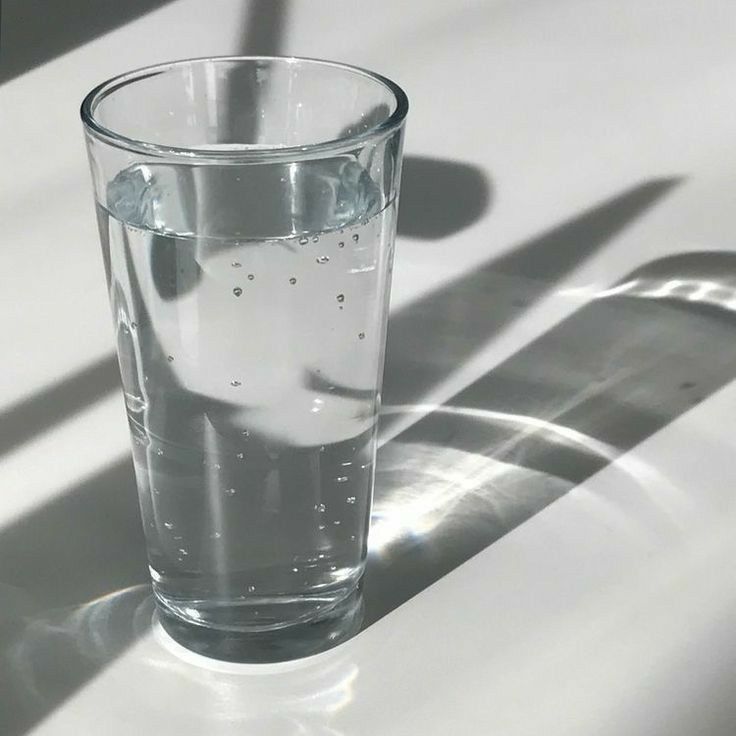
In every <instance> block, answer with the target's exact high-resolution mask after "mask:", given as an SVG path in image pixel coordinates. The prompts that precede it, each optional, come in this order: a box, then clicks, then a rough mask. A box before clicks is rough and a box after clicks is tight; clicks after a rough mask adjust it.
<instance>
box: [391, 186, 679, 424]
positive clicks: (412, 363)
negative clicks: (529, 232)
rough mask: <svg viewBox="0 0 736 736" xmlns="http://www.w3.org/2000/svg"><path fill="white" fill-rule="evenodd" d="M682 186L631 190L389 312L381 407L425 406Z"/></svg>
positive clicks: (645, 187)
mask: <svg viewBox="0 0 736 736" xmlns="http://www.w3.org/2000/svg"><path fill="white" fill-rule="evenodd" d="M677 183H678V180H677V179H661V180H655V181H651V182H647V183H645V184H641V185H638V186H635V187H632V188H630V189H628V190H626V191H624V192H622V193H621V194H619V195H617V196H615V197H613V198H611V199H608V200H606V201H605V202H602V203H600V204H598V205H596V206H595V207H593V208H591V209H589V210H588V211H586V212H584V213H583V214H581V215H578V216H577V217H574V218H572V219H571V220H568V221H567V222H564V223H562V224H561V225H558V226H557V227H555V228H553V229H552V230H550V231H548V232H546V233H544V234H542V235H541V236H539V237H537V238H534V239H533V240H530V241H528V242H526V243H523V244H522V245H520V246H517V247H516V248H514V249H513V250H512V251H511V252H510V253H508V254H507V255H504V256H502V257H501V258H498V259H492V260H490V261H488V262H487V263H486V264H485V265H483V266H480V267H479V268H478V269H476V270H474V271H473V272H472V273H470V274H468V275H464V276H461V277H460V278H458V279H455V280H454V281H452V282H450V283H449V284H447V285H445V286H443V287H441V288H440V289H439V290H438V291H435V292H432V293H431V294H429V295H428V296H427V297H425V298H422V299H420V300H419V301H417V302H414V303H413V304H410V305H409V306H407V307H406V308H404V309H403V310H402V311H401V312H399V313H398V314H396V315H392V317H391V320H390V322H389V329H388V342H387V347H386V368H385V372H384V383H383V401H384V403H386V404H409V403H413V402H417V401H420V400H421V399H422V398H423V397H424V396H425V395H426V393H427V392H428V391H429V390H430V389H431V388H432V387H433V386H436V385H437V384H439V383H440V382H441V381H442V380H443V379H445V378H446V377H447V376H448V375H449V374H450V373H451V372H452V371H453V370H455V369H456V368H457V367H458V366H459V365H462V363H463V362H464V361H466V360H467V359H468V358H470V357H471V356H472V355H473V354H474V353H476V352H477V351H478V350H479V349H480V348H481V347H483V345H485V344H486V343H487V342H488V341H489V340H490V339H491V338H492V337H493V336H494V335H495V334H497V333H498V332H500V331H501V329H503V328H504V327H505V326H506V325H508V324H509V323H511V322H512V321H513V320H514V319H516V318H517V317H518V316H519V315H520V314H522V313H523V312H524V310H525V309H527V308H528V307H529V306H530V305H532V304H533V303H534V302H536V301H537V300H538V299H540V298H541V297H543V296H544V295H545V294H546V293H547V291H548V290H549V289H550V288H551V287H552V286H554V284H555V283H556V282H557V281H558V280H559V279H561V278H562V277H563V276H564V275H565V274H567V273H569V272H570V271H571V270H572V269H574V268H576V267H577V266H579V265H580V264H581V263H582V262H583V261H584V260H585V259H586V258H589V257H590V256H592V255H593V254H594V253H595V252H596V251H597V250H598V249H599V248H601V247H602V246H603V245H604V244H605V243H606V242H608V241H609V240H611V239H612V238H613V237H615V236H616V235H617V234H618V233H619V232H620V231H621V230H622V229H623V228H625V227H626V226H627V225H629V224H630V223H632V222H633V221H634V220H636V218H637V217H639V216H641V215H642V214H643V213H645V212H646V211H647V210H648V209H649V208H650V207H652V206H653V205H654V204H655V203H656V202H657V201H659V199H661V198H662V197H663V196H664V195H666V194H667V192H669V191H670V190H671V189H672V187H673V186H675V185H676V184H677ZM401 206H402V207H403V206H404V202H403V200H402V203H401ZM391 422H392V418H391V417H388V418H387V422H386V423H387V424H389V425H390V424H391Z"/></svg>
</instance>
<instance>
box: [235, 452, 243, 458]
mask: <svg viewBox="0 0 736 736" xmlns="http://www.w3.org/2000/svg"><path fill="white" fill-rule="evenodd" d="M235 457H236V458H238V460H242V459H243V458H244V457H245V453H244V452H236V453H235Z"/></svg>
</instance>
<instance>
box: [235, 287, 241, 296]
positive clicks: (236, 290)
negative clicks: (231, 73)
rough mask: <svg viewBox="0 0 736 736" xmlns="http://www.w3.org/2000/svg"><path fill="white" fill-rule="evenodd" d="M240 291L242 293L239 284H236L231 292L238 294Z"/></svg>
mask: <svg viewBox="0 0 736 736" xmlns="http://www.w3.org/2000/svg"><path fill="white" fill-rule="evenodd" d="M242 293H243V290H242V289H241V288H240V287H239V286H236V287H235V288H234V289H233V294H235V296H240V295H241V294H242Z"/></svg>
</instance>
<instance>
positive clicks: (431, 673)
mask: <svg viewBox="0 0 736 736" xmlns="http://www.w3.org/2000/svg"><path fill="white" fill-rule="evenodd" d="M316 7H317V6H316V4H315V3H307V2H304V1H302V2H292V3H291V7H290V12H289V17H288V32H287V36H286V41H285V44H284V48H283V49H282V50H283V51H284V52H287V53H294V54H299V55H307V56H320V57H331V58H336V59H340V60H344V61H349V62H352V63H356V64H360V65H363V66H366V67H369V68H373V69H375V70H377V71H380V72H383V73H385V74H387V75H389V76H391V77H392V78H394V79H396V81H398V82H399V83H400V84H401V85H402V86H403V87H404V88H405V89H406V90H407V92H408V94H409V96H410V100H411V105H412V108H411V112H410V117H409V126H408V138H407V151H406V152H407V154H414V155H424V156H432V157H436V158H447V159H453V160H458V161H463V162H471V163H474V164H476V165H478V166H480V167H481V168H482V169H484V171H485V172H486V173H487V174H488V176H489V177H490V178H491V179H492V182H493V188H494V201H493V204H492V206H491V208H490V209H489V210H488V211H487V212H486V214H485V216H484V217H483V218H482V219H481V220H480V221H478V222H477V223H475V224H473V225H472V226H470V227H468V228H467V229H465V230H463V231H461V232H459V233H457V234H455V235H453V236H451V237H448V238H446V239H444V240H439V241H421V240H411V239H406V238H404V239H401V240H400V242H399V244H398V248H397V254H398V255H397V263H396V269H395V283H394V301H393V308H395V309H398V308H400V307H401V306H403V305H405V304H407V303H409V302H411V301H412V300H413V299H416V298H418V297H419V296H420V295H422V294H426V293H428V292H430V291H431V290H433V289H434V288H436V287H437V286H439V285H441V284H443V283H445V282H447V281H448V280H449V279H450V278H452V277H453V276H455V275H458V274H462V273H465V272H467V271H470V270H472V269H473V268H474V267H475V266H476V265H478V264H480V263H482V262H485V261H486V260H488V259H489V258H490V257H491V256H496V255H499V254H501V253H503V252H505V251H507V250H509V249H510V248H512V247H513V246H514V245H515V244H516V243H519V242H523V241H525V240H527V239H529V238H531V237H533V236H535V235H538V234H539V233H541V232H543V231H545V230H547V229H548V228H550V227H553V226H554V225H556V224H559V223H560V222H562V221H564V220H566V219H568V218H570V217H573V216H575V215H577V214H579V213H580V212H581V211H582V210H584V209H586V208H588V207H590V206H592V205H594V204H596V203H597V202H599V201H601V200H603V199H606V198H607V197H611V196H614V195H616V194H618V193H620V192H621V191H623V190H625V189H627V188H628V187H631V186H635V185H638V184H641V183H643V182H646V181H649V180H652V179H656V178H661V177H668V176H681V177H684V181H683V183H682V184H681V185H680V186H679V187H677V188H676V189H673V190H672V191H671V192H669V193H668V194H667V195H666V196H664V197H663V198H662V199H661V200H660V201H659V203H658V204H657V205H656V207H654V208H652V209H651V210H649V211H648V212H647V213H646V214H645V215H644V216H643V217H641V218H639V219H637V221H636V223H635V224H634V225H633V226H632V227H630V228H627V229H626V230H624V231H623V232H622V233H621V234H619V235H618V236H617V237H616V238H615V239H614V240H613V241H611V242H610V243H608V244H607V245H606V247H604V248H602V249H600V250H599V251H598V252H597V253H596V254H595V255H594V256H593V257H591V258H590V259H589V260H587V261H586V262H585V263H582V264H581V265H580V267H579V268H577V269H576V270H574V271H573V272H571V273H569V274H568V275H567V276H566V278H565V279H564V280H563V281H561V282H560V283H558V284H557V286H556V289H555V290H554V291H551V292H549V294H548V295H547V296H546V297H545V298H543V299H541V300H539V301H538V302H537V303H536V304H535V305H534V306H532V307H531V308H530V309H529V310H528V311H527V312H525V313H524V314H523V316H522V317H521V318H520V319H519V320H517V321H515V322H513V323H512V324H511V325H510V326H509V327H508V328H507V329H506V330H505V331H503V332H502V333H501V334H499V335H497V336H496V337H495V338H494V339H493V340H492V341H491V342H490V343H489V344H488V345H487V346H486V349H485V350H484V351H483V352H482V354H481V355H478V356H476V357H475V358H474V359H472V360H470V361H469V362H468V363H467V364H466V365H463V366H459V367H458V371H457V372H456V373H455V374H454V375H453V376H452V377H451V378H450V379H449V381H448V383H447V384H446V385H445V386H441V387H438V389H437V391H436V395H437V396H439V397H443V396H451V395H452V394H454V393H455V391H457V389H458V388H459V387H461V386H463V385H465V384H467V383H469V382H470V381H472V380H474V379H475V378H476V377H477V376H479V375H481V374H482V373H485V372H486V371H488V370H489V368H491V367H493V366H494V365H496V364H498V363H500V362H501V361H502V360H504V359H505V358H506V357H508V356H510V355H512V354H514V353H515V352H516V351H517V350H518V349H519V348H520V347H521V346H523V345H525V344H527V343H528V342H530V341H531V340H533V339H534V338H535V337H536V336H538V335H540V334H542V333H544V332H545V331H547V330H549V329H550V328H551V327H552V326H553V325H554V324H556V323H558V322H559V321H560V320H562V319H563V318H564V317H565V316H566V315H568V314H570V313H571V312H573V311H574V310H576V309H578V308H579V307H580V306H581V304H582V303H583V302H584V301H585V300H586V299H588V298H589V297H590V296H591V295H592V294H594V293H595V292H596V291H597V290H599V289H605V288H608V287H609V286H610V285H611V284H613V283H615V282H616V280H617V279H619V278H620V277H622V276H623V275H625V274H626V273H628V272H630V271H632V270H633V269H634V268H636V267H637V266H639V265H640V264H642V263H645V262H648V261H651V260H654V259H656V258H659V257H662V256H664V255H667V254H671V253H675V252H680V251H693V250H699V249H704V250H725V249H731V248H733V245H734V242H733V207H732V192H733V187H734V174H733V172H734V171H736V147H735V146H734V143H733V138H734V131H735V130H736V86H734V84H733V79H734V77H735V76H736V52H735V51H734V46H733V38H734V35H733V29H734V28H735V27H736V5H734V3H733V2H731V1H730V0H710V2H707V3H693V2H691V0H670V2H668V3H663V2H660V1H659V0H625V1H623V2H614V1H613V0H585V1H584V2H583V1H582V0H555V1H554V2H539V1H536V2H535V1H533V0H526V1H521V2H518V1H515V2H511V1H510V0H508V1H505V2H504V1H497V2H474V1H470V0H467V1H465V2H459V1H456V2H447V0H425V1H424V2H422V3H415V4H413V5H411V7H409V6H408V5H407V4H402V3H394V2H389V0H383V1H382V2H371V3H359V2H357V1H353V0H349V1H348V0H344V1H343V2H341V3H330V4H329V10H328V9H327V4H324V5H320V8H322V12H319V11H316ZM208 8H211V9H209V10H208V11H207V12H205V13H203V12H202V11H203V6H202V5H201V3H198V2H196V1H195V0H179V1H178V2H175V3H173V4H171V5H169V6H166V7H164V8H163V9H161V10H158V11H156V12H154V13H151V14H150V15H147V16H144V17H143V18H141V19H139V20H137V21H135V22H133V23H130V24H128V25H127V26H125V27H123V28H121V29H118V30H117V31H115V32H113V33H111V34H108V35H106V36H104V37H102V38H99V39H97V40H95V41H93V42H91V43H89V44H87V45H86V46H83V47H81V48H79V49H77V50H75V51H73V52H71V53H69V54H66V55H65V56H63V57H60V58H58V59H56V60H54V61H53V62H51V63H49V64H47V65H44V66H42V67H39V68H37V69H36V70H34V71H32V72H30V73H28V74H26V75H23V76H22V77H19V78H17V79H15V80H13V81H11V82H8V83H6V84H4V85H3V86H2V87H0V140H1V141H2V161H3V165H2V168H1V169H0V223H1V224H2V238H3V251H4V267H3V269H2V275H1V276H0V300H2V310H0V334H2V335H3V348H4V354H3V355H4V360H3V374H2V382H0V410H1V409H2V407H9V406H11V405H13V404H14V403H15V402H16V401H18V400H21V399H23V398H25V397H28V396H32V395H33V393H34V392H36V391H38V390H40V389H42V388H44V387H46V386H47V385H49V384H51V383H53V382H55V381H57V380H59V379H60V378H63V376H64V375H66V374H68V373H71V372H73V371H74V370H77V369H79V368H81V367H83V366H86V365H87V364H88V363H90V362H92V361H94V360H95V359H97V358H99V357H100V356H102V355H104V354H105V353H107V352H108V351H109V350H110V349H111V348H112V336H111V331H110V328H109V316H108V307H107V304H106V301H105V294H104V279H103V274H102V264H101V259H100V258H99V255H98V244H97V233H96V228H95V225H94V221H93V217H94V215H93V208H92V200H91V189H90V185H89V181H88V174H87V169H86V159H85V154H84V150H83V145H82V136H81V130H80V124H79V121H78V117H77V104H78V102H79V100H81V97H82V96H83V94H84V93H85V92H86V91H87V90H88V89H89V88H90V87H91V86H93V84H94V83H96V82H97V81H99V80H101V79H103V78H106V77H108V76H110V75H112V74H114V73H117V72H120V71H123V70H125V69H128V68H131V67H136V66H141V65H143V64H147V63H153V62H157V61H163V60H166V59H169V58H180V57H185V56H201V55H208V54H225V53H230V52H232V51H235V50H236V49H237V47H238V46H237V45H238V35H239V34H240V33H241V32H242V24H241V22H240V20H241V19H240V13H241V10H242V9H241V6H240V3H238V2H235V1H232V2H231V1H230V0H216V2H213V3H211V4H210V5H209V6H208ZM112 401H113V399H112V398H110V399H109V400H108V399H103V400H101V402H100V403H99V404H98V405H96V406H94V407H90V408H89V409H87V410H85V411H84V412H83V413H80V414H79V415H77V416H76V417H72V418H70V419H69V420H68V421H66V422H64V423H62V424H60V425H58V426H56V427H54V428H53V430H52V434H51V435H49V434H46V435H41V436H38V437H35V438H33V439H32V440H31V441H30V442H28V443H27V444H25V445H23V446H21V447H20V448H18V449H17V450H15V451H14V452H12V453H10V454H8V455H6V456H5V457H3V458H2V459H1V462H0V478H1V479H2V485H3V494H2V496H0V534H2V528H3V526H7V525H9V524H10V523H11V522H13V521H14V520H15V519H17V518H18V515H19V514H21V513H24V512H26V511H28V510H30V509H31V508H33V507H34V506H35V505H37V504H40V503H42V502H44V501H45V500H48V498H50V497H52V496H53V495H55V494H57V493H60V492H62V491H63V489H64V488H65V487H68V486H69V485H70V484H71V483H73V482H76V481H78V480H81V479H83V478H86V477H90V476H92V475H93V474H94V473H96V472H98V471H100V470H101V469H103V468H105V467H107V466H108V465H110V464H111V463H113V462H114V461H115V460H116V459H117V458H118V457H119V456H121V455H122V454H123V453H125V452H126V448H127V444H126V443H127V438H126V436H125V432H124V425H123V418H122V402H121V403H120V404H119V405H118V406H119V410H116V409H115V408H114V405H113V404H112V403H111V402H112ZM734 401H736V389H735V388H734V386H732V385H731V386H727V387H726V388H724V389H723V390H722V391H720V392H718V393H716V394H714V395H712V396H711V397H709V398H708V399H707V400H706V401H705V402H704V403H702V404H701V405H699V406H698V407H697V408H695V409H693V410H691V411H690V412H688V413H686V414H684V415H682V416H681V417H679V418H678V419H677V420H675V421H674V422H673V423H671V424H670V425H669V426H667V427H665V428H664V429H663V430H661V431H660V432H658V433H657V434H655V435H654V436H652V437H650V438H649V439H648V440H647V441H645V442H644V443H643V444H641V445H640V446H638V447H636V448H635V449H634V450H632V451H631V452H629V453H628V454H627V455H626V456H625V457H623V458H622V459H620V460H619V461H617V462H616V463H613V464H611V465H609V466H607V467H606V468H605V469H604V470H602V471H601V472H600V473H598V474H597V475H596V476H594V477H592V478H591V479H590V480H589V481H588V482H586V483H585V484H584V486H582V487H579V488H577V489H575V490H574V491H572V492H571V493H569V494H568V495H566V496H565V497H564V498H562V499H561V500H559V501H557V502H556V503H554V504H552V505H551V506H549V507H548V508H546V509H545V510H544V511H542V512H541V513H539V514H537V515H536V516H535V517H533V518H532V519H531V520H530V521H528V522H526V523H525V524H523V525H522V526H520V527H518V528H517V529H515V530H514V531H512V532H511V533H509V534H508V535H506V536H505V537H503V538H502V539H501V540H500V541H498V542H497V543H495V544H493V545H492V546H490V547H489V548H487V549H486V550H485V551H483V552H482V553H481V554H479V555H477V556H476V557H475V558H473V559H472V560H470V561H469V562H467V563H465V564H464V565H462V566H461V567H459V568H458V569H456V570H455V571H454V572H452V573H451V574H449V575H447V576H446V577H445V578H443V579H442V580H440V581H439V582H437V583H436V584H434V585H433V586H431V587H430V588H429V589H427V590H425V591H424V592H423V593H421V594H420V595H418V596H417V597H415V598H413V599H412V600H410V601H409V602H407V603H406V604H404V605H403V606H401V607H400V608H399V609H397V610H396V611H394V612H393V613H391V614H389V615H388V616H387V617H385V618H384V619H382V620H380V621H379V622H378V623H376V624H374V625H373V626H371V627H370V628H369V629H367V630H366V631H364V632H363V633H361V634H360V635H359V636H358V637H356V638H355V639H354V640H352V641H350V642H348V643H347V644H346V645H343V646H341V647H339V648H338V649H336V650H334V651H332V652H329V653H326V654H325V655H320V657H318V658H316V659H315V660H310V661H305V662H303V663H301V664H300V665H299V666H298V667H295V669H293V670H289V671H287V672H283V671H280V670H279V671H276V672H273V673H270V674H269V670H268V669H262V670H253V669H252V668H250V669H249V668H243V669H238V668H230V669H229V668H226V667H220V668H219V669H220V670H222V669H224V670H227V671H217V669H218V668H216V667H215V668H214V669H212V668H210V669H208V668H207V667H206V666H204V665H203V664H202V663H199V664H197V663H192V661H185V660H182V659H180V658H178V657H177V656H175V655H174V654H172V653H171V652H169V651H168V650H167V649H166V648H165V647H163V646H162V645H161V643H160V642H159V641H158V640H157V639H156V637H155V636H154V635H153V634H151V635H147V636H146V637H144V638H143V639H142V640H141V641H140V642H138V643H137V644H136V645H134V646H133V647H132V648H131V649H130V650H128V651H127V652H126V653H124V654H123V655H122V656H120V657H119V658H118V659H116V660H114V661H113V662H112V663H111V664H110V665H109V666H108V667H107V668H106V669H104V670H102V671H101V672H99V673H98V674H97V675H96V677H94V678H93V679H92V680H90V681H89V682H87V683H86V684H85V685H84V686H83V687H81V688H80V689H79V690H77V691H76V693H75V694H74V695H73V697H71V698H70V699H69V700H68V701H66V702H64V703H62V704H61V705H59V707H57V708H56V709H55V710H54V711H52V712H51V713H50V714H49V716H48V717H47V718H46V720H44V721H43V722H41V723H40V724H38V725H37V726H36V728H35V729H34V733H37V734H43V735H47V734H48V735H49V736H67V734H68V735H69V736H71V735H72V734H74V735H75V736H76V734H80V733H96V732H100V731H105V732H106V733H110V734H112V735H115V734H129V733H131V732H132V731H136V732H137V733H140V734H154V733H155V734H157V736H165V735H166V734H172V735H173V734H176V735H177V736H185V735H186V734H204V733H206V734H212V735H214V736H219V735H220V734H223V735H224V734H245V733H254V734H263V735H264V736H270V735H271V734H274V735H278V736H281V735H282V734H284V735H285V734H297V733H310V734H343V735H350V736H353V735H358V734H366V735H368V734H370V735H373V734H383V735H384V736H393V735H394V734H396V735H398V734H420V733H421V734H446V733H447V732H448V731H450V730H454V731H457V732H459V733H464V734H485V733H498V734H504V736H516V735H517V734H518V735H519V736H521V735H524V736H526V735H527V734H529V735H532V734H534V736H537V735H538V734H540V733H544V734H548V735H549V736H557V735H559V736H563V735H564V736H577V735H578V734H580V735H581V736H582V735H583V734H585V736H589V734H596V735H601V736H608V734H611V735H613V734H621V733H625V734H627V735H628V736H638V735H639V734H641V736H658V735H659V734H663V735H664V734H667V735H668V736H691V734H693V733H698V734H699V735H701V736H702V735H705V736H721V734H723V735H724V736H726V735H728V734H732V733H733V731H734V726H733V723H734V722H736V706H735V705H734V700H733V698H732V697H731V693H732V692H733V689H734V686H736V643H735V642H736V637H734V636H733V627H734V625H735V621H736V615H735V614H736V586H735V585H734V583H736V580H734V577H735V575H734V572H733V563H732V561H733V559H734V554H735V553H736V534H734V533H733V529H734V525H735V524H736V498H734V496H733V490H732V489H733V486H734V480H735V479H736V478H735V476H736V472H735V471H734V469H733V464H732V462H731V460H732V457H733V454H734V449H735V448H734V441H733V439H732V437H733V433H732V432H731V422H732V414H733V412H732V411H731V407H732V406H733V405H734ZM85 437H86V438H87V439H86V442H85V439H84V438H85ZM80 447H83V448H84V451H80ZM49 459H53V462H49ZM39 543H40V544H41V543H42V541H41V540H39Z"/></svg>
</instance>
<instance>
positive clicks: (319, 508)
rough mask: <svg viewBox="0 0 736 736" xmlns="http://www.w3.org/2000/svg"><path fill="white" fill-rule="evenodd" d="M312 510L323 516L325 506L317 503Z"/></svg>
mask: <svg viewBox="0 0 736 736" xmlns="http://www.w3.org/2000/svg"><path fill="white" fill-rule="evenodd" d="M314 510H315V511H319V512H320V514H324V512H325V505H324V504H323V503H317V504H315V505H314Z"/></svg>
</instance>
